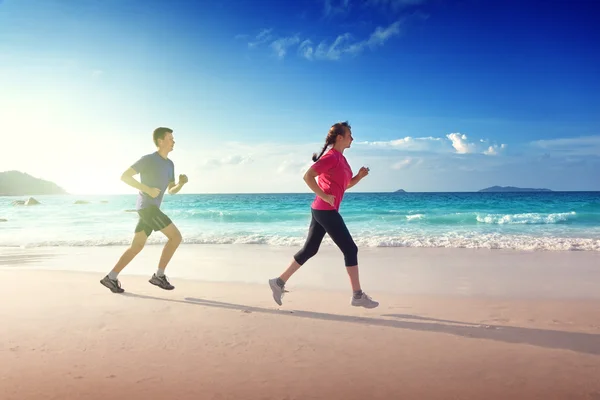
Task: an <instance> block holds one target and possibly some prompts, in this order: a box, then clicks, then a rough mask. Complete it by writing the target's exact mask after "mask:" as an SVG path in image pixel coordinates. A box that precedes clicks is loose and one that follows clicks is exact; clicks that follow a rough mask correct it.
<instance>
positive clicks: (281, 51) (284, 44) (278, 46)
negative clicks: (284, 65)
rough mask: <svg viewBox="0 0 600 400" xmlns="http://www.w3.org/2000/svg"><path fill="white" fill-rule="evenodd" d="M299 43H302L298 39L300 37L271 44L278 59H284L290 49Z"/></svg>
mask: <svg viewBox="0 0 600 400" xmlns="http://www.w3.org/2000/svg"><path fill="white" fill-rule="evenodd" d="M299 42H300V37H298V35H296V36H291V37H286V38H280V39H277V40H274V41H273V42H272V43H271V48H272V49H273V51H274V52H275V55H276V56H277V57H278V58H284V57H285V54H286V53H287V49H288V47H291V46H293V45H295V44H298V43H299Z"/></svg>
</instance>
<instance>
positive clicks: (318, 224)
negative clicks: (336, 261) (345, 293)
mask: <svg viewBox="0 0 600 400" xmlns="http://www.w3.org/2000/svg"><path fill="white" fill-rule="evenodd" d="M311 211H312V219H311V221H310V228H309V229H308V237H307V238H306V243H304V247H303V248H302V249H301V250H300V251H299V252H298V253H296V254H295V255H294V259H295V260H296V262H297V263H298V264H300V265H303V264H304V263H305V262H306V261H308V260H309V259H310V258H311V257H313V256H314V255H315V254H317V252H318V251H319V246H320V245H321V241H322V240H323V237H325V233H327V234H329V237H331V240H333V241H334V242H335V244H337V246H338V247H339V248H340V250H341V251H342V253H344V260H345V262H346V267H352V266H354V265H358V247H356V244H355V243H354V240H352V236H351V235H350V232H348V228H347V227H346V224H345V223H344V220H343V219H342V216H341V215H340V213H339V212H337V211H336V210H315V209H312V208H311Z"/></svg>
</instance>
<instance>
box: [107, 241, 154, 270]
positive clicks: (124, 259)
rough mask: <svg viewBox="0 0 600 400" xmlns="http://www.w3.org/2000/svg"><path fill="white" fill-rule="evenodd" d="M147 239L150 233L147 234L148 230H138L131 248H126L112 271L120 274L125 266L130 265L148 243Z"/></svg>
mask: <svg viewBox="0 0 600 400" xmlns="http://www.w3.org/2000/svg"><path fill="white" fill-rule="evenodd" d="M147 239H148V235H146V232H145V231H144V230H141V231H139V232H136V233H135V235H134V236H133V241H132V242H131V246H129V248H128V249H127V250H125V252H124V253H123V255H122V256H121V258H119V261H117V264H115V266H114V268H113V269H112V271H111V272H114V273H116V274H119V273H120V272H121V271H122V270H123V268H125V267H126V266H127V265H129V263H130V262H131V260H133V259H134V258H135V256H137V255H138V254H139V253H140V251H142V249H143V248H144V246H145V245H146V240H147Z"/></svg>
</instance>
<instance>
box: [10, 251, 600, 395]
mask: <svg viewBox="0 0 600 400" xmlns="http://www.w3.org/2000/svg"><path fill="white" fill-rule="evenodd" d="M121 251H122V248H120V247H103V248H102V247H101V248H83V247H82V248H35V249H3V250H1V251H0V276H2V278H3V280H4V282H7V283H9V284H7V285H5V287H4V288H3V290H2V292H1V294H0V316H1V317H2V321H3V323H2V324H1V325H0V343H1V344H0V354H1V357H0V359H1V360H2V362H0V399H3V400H13V399H14V400H16V399H19V400H21V399H23V400H25V399H105V398H116V399H167V398H169V399H171V398H174V399H600V380H599V379H598V377H599V376H600V314H599V313H598V309H599V306H600V290H599V289H600V267H599V266H600V254H599V253H596V252H515V251H512V252H511V251H488V250H469V249H414V248H412V249H403V248H390V249H386V248H378V249H361V251H360V253H359V257H360V258H359V260H360V264H361V278H362V282H363V288H364V290H365V291H367V293H369V294H370V295H372V296H373V297H374V298H375V299H376V300H378V301H380V302H381V306H380V307H379V308H377V309H374V310H366V309H357V308H352V307H350V306H349V301H350V292H349V288H348V286H349V285H348V279H347V277H346V273H345V270H344V268H343V263H342V258H341V254H340V253H339V251H338V250H337V249H335V248H331V247H324V248H323V249H322V251H321V253H319V255H318V256H317V257H316V258H315V259H314V260H311V261H310V262H309V263H308V264H307V265H306V266H304V267H303V269H302V270H300V271H299V273H298V274H297V276H295V277H294V278H293V280H292V281H291V282H290V283H289V285H288V289H289V290H290V293H287V294H286V297H284V304H283V306H282V307H278V306H277V305H276V304H275V303H274V302H273V300H272V298H271V295H270V290H269V289H268V287H267V286H266V280H267V279H268V278H270V277H272V276H274V275H276V274H278V273H279V272H280V270H281V269H282V268H283V267H285V265H286V263H287V262H288V261H289V259H290V256H291V255H292V254H293V251H294V250H293V249H292V248H289V247H287V248H286V247H281V248H276V247H270V246H261V245H239V246H238V245H222V246H218V245H184V246H182V247H181V248H180V250H179V252H178V253H177V254H176V255H175V257H174V259H173V261H172V264H171V265H170V267H169V269H168V270H167V274H168V275H169V277H170V279H171V281H172V283H173V284H174V285H175V286H176V289H175V290H174V291H171V292H166V291H163V290H161V289H159V288H156V287H154V286H152V285H150V284H149V283H148V282H147V280H148V278H149V275H151V274H152V272H153V271H154V269H155V265H156V260H157V259H158V254H159V252H160V247H159V246H148V247H147V248H146V249H145V250H144V252H143V253H142V254H140V257H139V258H138V259H136V260H134V262H133V263H132V264H131V265H130V266H129V267H128V268H127V269H126V270H125V272H124V273H122V274H121V276H120V279H121V281H122V284H123V287H124V289H125V290H126V293H125V294H123V295H115V294H112V293H110V292H109V291H108V290H107V289H106V288H104V287H103V286H101V285H100V284H99V282H98V281H99V280H100V279H101V278H102V277H103V276H104V274H106V272H107V271H108V270H109V269H110V267H111V266H112V264H113V263H114V261H115V260H116V258H117V257H118V256H119V255H120V252H121Z"/></svg>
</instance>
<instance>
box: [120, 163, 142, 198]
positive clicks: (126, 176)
mask: <svg viewBox="0 0 600 400" xmlns="http://www.w3.org/2000/svg"><path fill="white" fill-rule="evenodd" d="M137 173H138V172H137V171H136V170H135V169H133V168H131V167H129V169H128V170H127V171H125V172H123V174H122V175H121V180H122V181H123V182H125V183H126V184H128V185H129V186H131V187H133V188H136V189H137V190H141V191H142V192H144V193H148V189H149V187H148V186H146V185H144V184H143V183H141V182H139V181H138V180H137V179H135V178H134V177H133V176H134V175H137Z"/></svg>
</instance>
